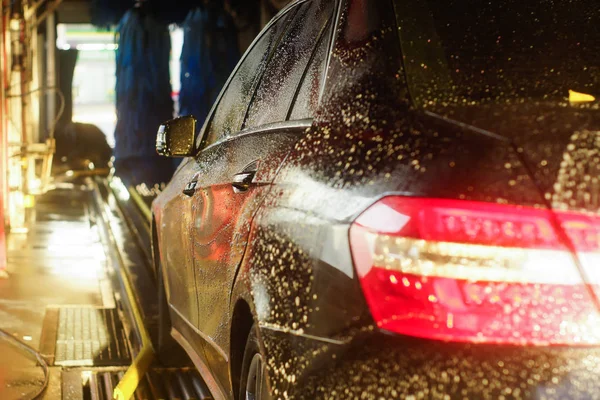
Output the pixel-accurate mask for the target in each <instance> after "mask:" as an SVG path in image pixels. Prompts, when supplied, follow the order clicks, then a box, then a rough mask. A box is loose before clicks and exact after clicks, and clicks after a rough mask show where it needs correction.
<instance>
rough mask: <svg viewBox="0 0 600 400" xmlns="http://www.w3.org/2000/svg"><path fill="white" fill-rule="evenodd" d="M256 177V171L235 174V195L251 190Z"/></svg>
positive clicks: (233, 184)
mask: <svg viewBox="0 0 600 400" xmlns="http://www.w3.org/2000/svg"><path fill="white" fill-rule="evenodd" d="M255 175H256V171H244V172H239V173H237V174H235V175H234V176H233V182H232V183H231V186H233V191H234V193H241V192H245V191H246V190H248V189H250V185H251V184H252V180H253V179H254V176H255Z"/></svg>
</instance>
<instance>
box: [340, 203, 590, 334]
mask: <svg viewBox="0 0 600 400" xmlns="http://www.w3.org/2000/svg"><path fill="white" fill-rule="evenodd" d="M553 221H554V217H553V214H552V213H551V212H550V211H547V210H543V209H536V208H528V207H517V206H510V205H502V204H492V203H480V202H471V201H461V200H445V199H425V198H409V197H399V196H390V197H386V198H384V199H382V200H381V201H379V202H377V203H376V204H375V205H373V206H372V207H370V208H369V209H368V210H367V211H365V212H364V213H363V214H361V215H360V216H359V217H358V218H357V220H356V221H355V222H354V224H353V225H352V227H351V229H350V242H351V248H352V256H353V258H354V262H355V266H356V270H357V272H358V276H359V279H360V282H361V285H362V288H363V291H364V294H365V297H366V300H367V303H368V305H369V308H370V310H371V314H372V316H373V318H374V319H375V321H376V323H377V325H378V326H379V327H381V328H383V329H386V330H390V331H394V332H398V333H402V334H406V335H412V336H418V337H425V338H431V339H441V340H449V341H472V342H492V343H518V344H539V345H543V344H592V343H600V315H599V314H598V310H597V309H596V306H595V303H594V301H593V299H592V297H591V295H590V292H589V288H588V287H587V285H586V283H584V281H583V280H582V278H581V274H580V272H579V269H578V266H577V261H576V259H575V257H574V255H573V254H572V252H571V251H570V250H569V246H568V245H565V241H564V240H563V239H562V237H561V235H560V233H558V232H557V230H556V229H555V225H554V222H553ZM560 221H561V224H562V225H563V226H564V225H565V224H566V223H567V222H568V221H571V222H573V221H578V215H575V214H574V215H571V214H568V213H563V214H561V218H560ZM577 227H578V229H579V230H578V232H579V233H581V235H583V237H584V239H581V241H582V243H584V244H583V245H582V244H580V246H583V248H585V249H586V250H588V251H591V252H594V251H596V250H598V248H600V246H598V240H597V239H598V237H599V236H598V235H597V232H598V230H597V228H596V227H594V225H593V224H592V225H590V222H589V220H588V221H587V225H585V226H584V225H583V224H582V223H581V221H578V225H577ZM591 232H596V236H594V234H593V233H591ZM569 236H572V235H569ZM594 240H596V242H594ZM594 243H596V245H595V246H594Z"/></svg>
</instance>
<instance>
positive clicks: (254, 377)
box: [238, 324, 272, 400]
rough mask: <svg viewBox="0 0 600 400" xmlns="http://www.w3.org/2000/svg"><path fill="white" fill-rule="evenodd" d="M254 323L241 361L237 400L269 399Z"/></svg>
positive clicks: (262, 358) (263, 362) (262, 357)
mask: <svg viewBox="0 0 600 400" xmlns="http://www.w3.org/2000/svg"><path fill="white" fill-rule="evenodd" d="M257 330H258V328H257V326H256V324H254V325H252V328H251V329H250V334H249V335H248V340H247V341H246V349H245V350H244V359H243V361H242V376H241V377H240V396H239V398H238V400H271V399H272V397H271V393H270V389H269V386H268V384H267V376H266V362H265V359H264V356H263V355H262V354H261V352H260V346H259V343H258V335H257Z"/></svg>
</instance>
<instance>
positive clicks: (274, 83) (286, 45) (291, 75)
mask: <svg viewBox="0 0 600 400" xmlns="http://www.w3.org/2000/svg"><path fill="white" fill-rule="evenodd" d="M332 12H333V2H332V1H327V0H315V1H310V2H307V3H305V4H304V5H303V6H301V7H300V9H299V10H298V13H297V14H296V16H295V17H294V20H293V21H291V23H290V25H289V29H288V30H287V32H286V33H285V34H284V36H283V39H282V40H281V42H280V45H279V47H278V48H277V50H276V51H275V53H274V55H273V57H272V59H271V60H270V61H269V64H268V65H267V67H266V69H265V73H264V74H263V76H262V78H261V82H260V84H259V86H258V89H257V92H256V95H255V96H254V99H253V100H252V104H251V105H250V109H249V111H248V119H247V120H246V123H245V128H253V127H257V126H261V125H265V124H268V123H273V122H280V121H285V120H286V117H287V113H288V110H289V108H290V105H291V103H292V101H293V98H294V94H295V92H296V89H297V87H298V85H299V83H300V80H301V79H302V76H303V74H304V71H306V67H307V65H308V63H309V61H310V58H311V56H312V54H313V52H314V49H315V45H316V43H317V41H318V39H319V37H320V36H321V35H322V33H323V30H324V28H325V25H326V24H327V21H328V20H329V19H330V18H331V15H332Z"/></svg>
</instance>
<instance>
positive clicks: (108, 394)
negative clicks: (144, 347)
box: [83, 368, 212, 400]
mask: <svg viewBox="0 0 600 400" xmlns="http://www.w3.org/2000/svg"><path fill="white" fill-rule="evenodd" d="M124 374H125V370H124V369H123V370H110V371H86V372H84V373H83V375H84V376H86V379H85V380H84V386H83V397H84V398H85V399H98V400H104V399H112V393H113V390H114V388H115V386H116V385H117V383H118V382H119V380H120V379H121V378H122V377H123V375H124ZM133 399H135V400H175V399H177V400H192V399H195V400H212V396H211V395H210V392H209V390H208V387H207V386H206V384H205V383H204V381H203V380H202V378H201V377H200V375H199V374H198V372H197V371H196V370H194V369H187V368H186V369H155V370H151V371H150V372H148V374H146V376H145V377H144V379H143V380H142V381H141V382H140V384H139V386H138V389H137V391H136V392H135V394H134V397H133Z"/></svg>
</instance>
